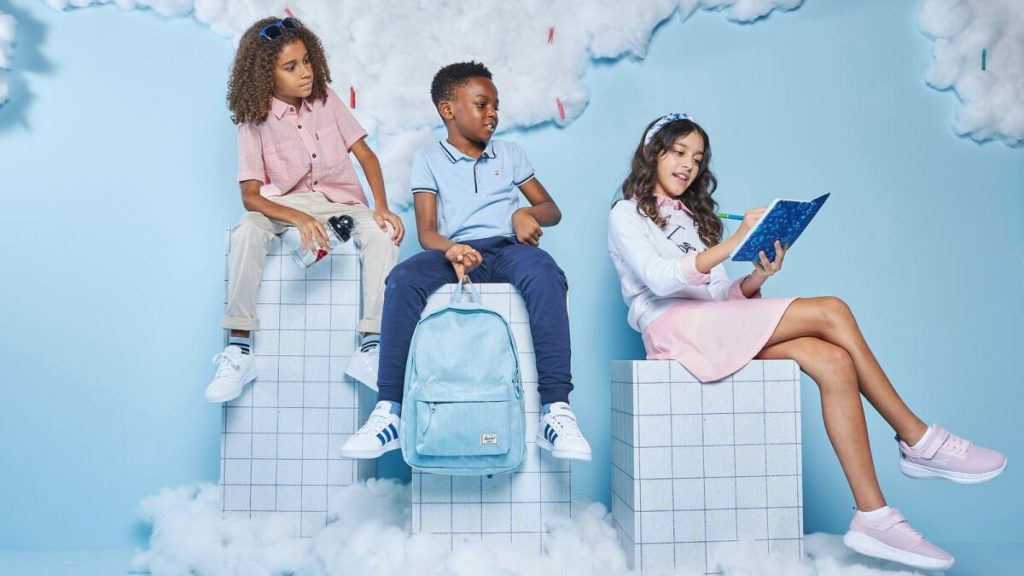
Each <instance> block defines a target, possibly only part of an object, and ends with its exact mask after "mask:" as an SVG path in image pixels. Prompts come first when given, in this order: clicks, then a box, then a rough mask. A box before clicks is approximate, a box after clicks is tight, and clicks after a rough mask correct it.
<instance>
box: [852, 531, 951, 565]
mask: <svg viewBox="0 0 1024 576" xmlns="http://www.w3.org/2000/svg"><path fill="white" fill-rule="evenodd" d="M843 544H846V546H847V547H849V548H851V549H852V550H855V551H856V552H858V553H860V554H863V555H865V556H871V557H872V558H881V559H882V560H891V561H892V562H899V563H900V564H903V565H905V566H910V567H913V568H920V569H922V570H946V569H948V568H950V567H951V566H953V562H954V561H953V560H939V559H937V558H929V557H928V556H922V555H920V554H914V553H912V552H907V551H906V550H900V549H899V548H893V547H892V546H889V545H888V544H883V543H882V542H879V541H878V540H876V539H874V538H872V537H871V536H868V535H867V534H863V533H861V532H847V533H846V534H845V535H844V536H843Z"/></svg>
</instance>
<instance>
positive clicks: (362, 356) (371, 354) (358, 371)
mask: <svg viewBox="0 0 1024 576" xmlns="http://www.w3.org/2000/svg"><path fill="white" fill-rule="evenodd" d="M379 365H380V344H376V343H374V344H371V345H369V346H365V347H364V348H363V349H362V350H360V351H358V352H356V353H355V354H353V355H352V358H351V359H350V360H349V361H348V367H346V368H345V374H347V375H348V376H350V377H352V378H353V379H355V380H358V381H360V382H362V383H363V384H364V385H365V386H366V387H367V388H369V389H370V390H373V391H374V392H376V391H377V367H378V366H379Z"/></svg>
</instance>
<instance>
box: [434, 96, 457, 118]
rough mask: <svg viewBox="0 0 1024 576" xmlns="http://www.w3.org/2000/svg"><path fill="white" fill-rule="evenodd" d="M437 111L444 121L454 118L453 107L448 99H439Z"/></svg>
mask: <svg viewBox="0 0 1024 576" xmlns="http://www.w3.org/2000/svg"><path fill="white" fill-rule="evenodd" d="M437 112H438V113H439V114H441V118H443V119H444V121H445V122H447V121H449V120H451V119H452V118H455V109H454V107H453V106H452V103H451V102H449V101H448V100H441V102H440V103H439V104H438V105H437Z"/></svg>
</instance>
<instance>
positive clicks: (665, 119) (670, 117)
mask: <svg viewBox="0 0 1024 576" xmlns="http://www.w3.org/2000/svg"><path fill="white" fill-rule="evenodd" d="M676 120H689V121H691V122H693V121H694V120H693V118H691V117H690V116H688V115H686V114H680V113H679V112H673V113H671V114H666V115H664V116H662V117H661V118H660V119H659V120H658V121H657V122H655V123H654V126H651V127H650V128H649V129H648V130H647V132H646V133H645V134H644V146H647V145H648V144H650V143H651V138H654V135H655V134H657V133H658V130H661V129H662V128H664V127H665V125H666V124H669V123H671V122H675V121H676Z"/></svg>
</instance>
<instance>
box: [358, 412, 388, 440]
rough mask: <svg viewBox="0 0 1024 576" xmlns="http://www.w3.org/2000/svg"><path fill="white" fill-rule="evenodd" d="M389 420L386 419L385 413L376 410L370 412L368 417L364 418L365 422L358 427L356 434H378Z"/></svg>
mask: <svg viewBox="0 0 1024 576" xmlns="http://www.w3.org/2000/svg"><path fill="white" fill-rule="evenodd" d="M390 423H391V422H390V421H389V420H388V417H387V414H386V413H381V412H378V411H376V410H374V411H373V412H370V417H369V418H367V419H366V424H363V427H362V428H360V429H359V431H358V432H356V434H364V435H366V436H376V435H377V434H380V431H381V430H383V429H384V428H386V427H387V425H388V424H390Z"/></svg>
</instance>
